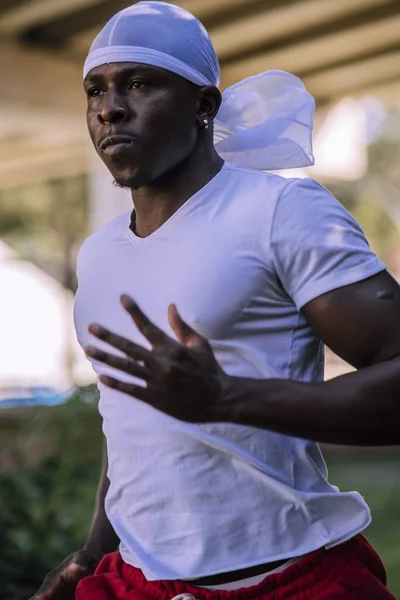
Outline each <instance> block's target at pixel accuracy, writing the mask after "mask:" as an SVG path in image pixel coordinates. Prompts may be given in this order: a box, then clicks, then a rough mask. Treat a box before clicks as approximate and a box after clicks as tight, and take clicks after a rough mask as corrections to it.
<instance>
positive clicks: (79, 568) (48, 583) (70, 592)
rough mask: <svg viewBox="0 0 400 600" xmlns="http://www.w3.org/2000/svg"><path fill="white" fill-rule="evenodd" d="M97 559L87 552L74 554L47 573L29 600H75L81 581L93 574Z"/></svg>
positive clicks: (82, 551)
mask: <svg viewBox="0 0 400 600" xmlns="http://www.w3.org/2000/svg"><path fill="white" fill-rule="evenodd" d="M98 563H99V559H98V558H96V557H94V556H93V555H92V554H91V553H89V552H88V551H87V550H81V551H80V552H75V554H71V555H70V556H68V558H66V559H65V560H64V561H63V562H62V563H61V565H59V566H58V567H57V568H56V569H54V571H51V573H49V574H48V575H47V576H46V578H45V580H44V582H43V585H42V587H41V588H40V589H39V590H38V591H37V592H36V594H35V595H34V596H33V597H32V598H31V600H75V590H76V587H77V585H78V583H79V582H80V580H81V579H83V578H84V577H87V576H88V575H91V574H92V573H94V571H95V569H96V567H97V564H98Z"/></svg>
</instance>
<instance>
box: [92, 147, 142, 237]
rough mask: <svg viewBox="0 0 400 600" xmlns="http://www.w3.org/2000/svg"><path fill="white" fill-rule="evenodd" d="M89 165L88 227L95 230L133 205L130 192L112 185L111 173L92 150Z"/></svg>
mask: <svg viewBox="0 0 400 600" xmlns="http://www.w3.org/2000/svg"><path fill="white" fill-rule="evenodd" d="M89 165H90V170H89V206H90V229H91V231H95V230H96V229H99V228H100V227H102V226H103V225H105V224H106V223H107V222H108V221H111V220H112V219H114V218H115V217H117V216H118V215H120V214H122V213H123V212H126V211H128V210H131V209H132V207H133V205H132V198H131V195H130V192H129V191H128V190H121V189H119V188H117V187H115V185H113V183H112V182H113V178H112V175H111V173H110V172H109V171H108V169H107V168H106V167H105V166H104V164H103V163H102V162H101V160H100V158H99V157H98V156H97V154H96V153H95V152H94V151H93V150H91V151H90V158H89Z"/></svg>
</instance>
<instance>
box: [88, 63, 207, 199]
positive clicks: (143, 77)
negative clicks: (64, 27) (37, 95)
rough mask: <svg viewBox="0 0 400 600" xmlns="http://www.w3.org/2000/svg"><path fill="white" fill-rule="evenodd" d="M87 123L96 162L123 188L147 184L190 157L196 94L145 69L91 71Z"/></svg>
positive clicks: (117, 66)
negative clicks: (96, 154)
mask: <svg viewBox="0 0 400 600" xmlns="http://www.w3.org/2000/svg"><path fill="white" fill-rule="evenodd" d="M84 86H85V91H86V94H87V100H88V104H87V123H88V128H89V133H90V137H91V139H92V142H93V144H94V147H95V148H96V151H97V152H98V154H99V156H100V158H101V159H102V160H103V162H104V163H105V165H106V166H107V167H108V169H109V170H110V172H111V174H112V175H113V177H114V179H115V181H116V182H117V183H118V184H119V185H121V186H124V187H130V188H136V187H140V186H142V185H146V184H149V183H151V182H153V181H154V180H156V179H157V178H159V177H160V176H162V175H164V174H166V173H168V172H169V171H171V170H172V169H173V168H175V167H176V166H178V165H179V164H180V163H181V162H182V161H183V160H184V159H185V158H186V157H188V156H189V155H190V153H191V152H192V151H193V149H194V147H195V144H196V141H197V136H198V124H197V119H196V117H197V115H198V108H199V88H197V87H196V86H195V85H193V84H191V83H190V82H189V81H186V80H185V79H183V78H182V77H179V76H178V75H175V74H174V73H170V72H169V71H165V70H164V69H159V68H157V67H151V66H147V65H144V64H136V63H112V64H108V65H104V66H100V67H96V68H94V69H92V70H91V71H90V73H88V75H87V77H86V79H85V82H84Z"/></svg>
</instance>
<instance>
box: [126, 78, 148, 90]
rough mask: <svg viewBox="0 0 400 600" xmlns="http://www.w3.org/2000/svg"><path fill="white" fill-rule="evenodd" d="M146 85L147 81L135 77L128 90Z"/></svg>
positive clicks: (138, 88)
mask: <svg viewBox="0 0 400 600" xmlns="http://www.w3.org/2000/svg"><path fill="white" fill-rule="evenodd" d="M145 85H146V83H145V82H144V81H143V80H141V79H133V80H132V81H131V82H130V83H129V85H128V90H140V89H142V88H143V87H144V86H145Z"/></svg>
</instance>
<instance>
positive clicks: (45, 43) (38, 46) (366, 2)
mask: <svg viewBox="0 0 400 600" xmlns="http://www.w3.org/2000/svg"><path fill="white" fill-rule="evenodd" d="M131 3H132V2H129V1H128V2H127V1H124V0H0V60H1V64H2V81H1V88H0V185H3V186H4V185H15V183H16V182H17V181H20V182H22V181H30V180H32V178H35V177H36V178H43V177H44V174H46V173H47V172H50V173H56V174H57V175H60V176H61V175H66V174H69V173H75V172H80V171H82V170H84V169H85V168H86V163H85V158H84V157H85V156H86V152H87V150H86V143H87V142H86V139H87V136H86V132H85V126H84V112H85V107H84V105H85V101H84V96H83V93H82V89H81V69H82V63H83V60H84V58H85V55H86V52H87V49H88V47H89V45H90V43H91V41H92V40H93V37H94V36H95V35H96V33H97V32H98V31H99V30H100V28H101V27H102V25H103V24H104V23H105V22H106V21H107V20H108V18H109V17H111V16H112V15H113V14H114V13H115V12H117V11H118V10H120V9H122V8H125V7H126V6H129V5H130V4H131ZM177 3H178V4H179V5H180V6H182V7H184V8H186V9H188V10H190V11H191V12H193V13H194V14H195V15H196V16H198V17H199V18H200V19H201V20H202V21H203V23H204V25H205V26H206V27H207V29H208V30H209V31H210V33H211V37H212V39H213V42H214V45H215V47H216V50H217V53H218V56H219V58H220V61H221V67H222V85H223V86H224V87H225V86H227V85H230V84H232V83H234V82H235V81H237V80H239V79H241V78H243V77H246V76H248V75H251V74H255V73H258V72H260V71H263V70H267V69H284V70H287V71H291V72H292V73H295V74H296V75H299V76H300V77H302V79H303V80H304V82H305V83H306V85H307V87H308V89H309V90H310V92H311V93H312V94H314V96H315V97H316V100H317V106H320V107H323V106H327V105H329V104H331V103H333V102H335V101H336V100H338V99H340V98H342V97H343V96H346V95H350V96H362V95H366V94H373V95H375V96H378V97H381V98H382V99H383V100H384V101H385V102H388V103H391V102H396V103H397V102H400V0H177ZM21 164H23V165H24V168H23V173H22V172H21ZM43 173H44V174H43ZM18 178H19V179H18Z"/></svg>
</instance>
